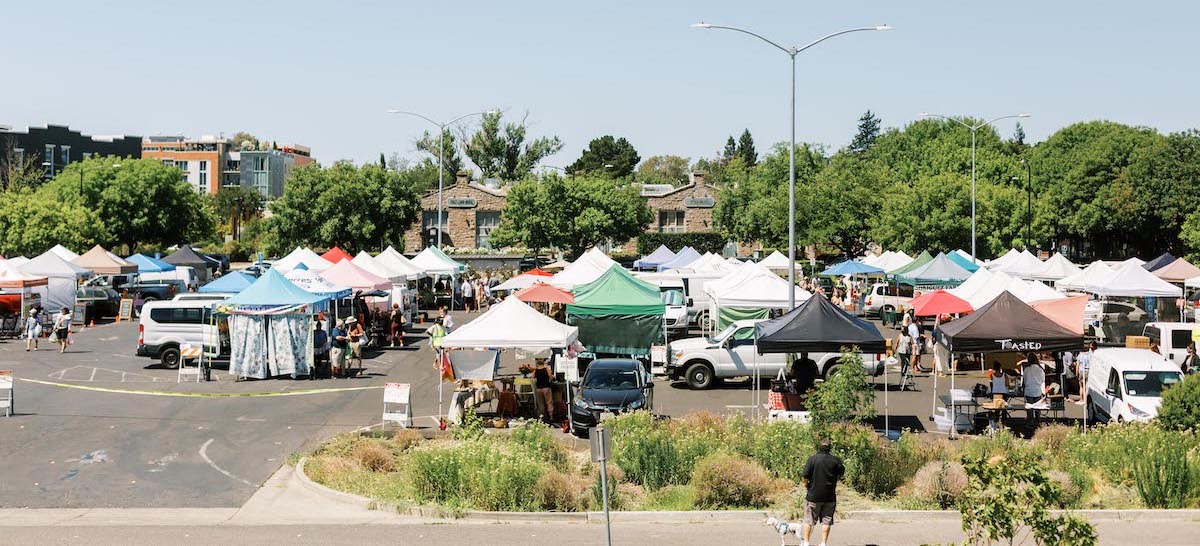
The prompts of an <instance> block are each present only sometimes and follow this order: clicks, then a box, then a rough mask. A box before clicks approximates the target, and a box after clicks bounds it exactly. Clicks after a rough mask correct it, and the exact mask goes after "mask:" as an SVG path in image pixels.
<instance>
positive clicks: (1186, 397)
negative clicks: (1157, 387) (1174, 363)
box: [1158, 374, 1200, 430]
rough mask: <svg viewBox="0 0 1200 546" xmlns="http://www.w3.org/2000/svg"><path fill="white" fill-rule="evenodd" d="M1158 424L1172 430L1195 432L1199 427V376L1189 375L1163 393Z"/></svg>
mask: <svg viewBox="0 0 1200 546" xmlns="http://www.w3.org/2000/svg"><path fill="white" fill-rule="evenodd" d="M1158 422H1159V424H1161V425H1162V426H1163V427H1164V428H1168V429H1174V430H1195V429H1196V428H1197V427H1198V426H1200V374H1189V375H1188V376H1186V377H1184V379H1183V381H1182V382H1180V383H1177V384H1175V385H1173V386H1172V387H1170V388H1168V389H1167V390H1165V391H1163V395H1162V405H1161V406H1159V408H1158Z"/></svg>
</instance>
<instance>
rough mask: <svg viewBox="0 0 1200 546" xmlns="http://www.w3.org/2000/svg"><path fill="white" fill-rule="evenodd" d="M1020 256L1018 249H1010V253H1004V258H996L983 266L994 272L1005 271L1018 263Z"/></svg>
mask: <svg viewBox="0 0 1200 546" xmlns="http://www.w3.org/2000/svg"><path fill="white" fill-rule="evenodd" d="M1020 256H1021V253H1020V252H1019V251H1018V250H1017V249H1015V248H1010V249H1008V252H1005V253H1004V255H1003V256H1001V257H999V258H996V259H995V260H991V261H988V262H986V263H984V264H983V265H984V267H987V268H988V269H992V270H999V269H1004V268H1005V267H1008V266H1009V265H1010V264H1012V263H1013V262H1014V261H1016V260H1017V259H1018V258H1019V257H1020Z"/></svg>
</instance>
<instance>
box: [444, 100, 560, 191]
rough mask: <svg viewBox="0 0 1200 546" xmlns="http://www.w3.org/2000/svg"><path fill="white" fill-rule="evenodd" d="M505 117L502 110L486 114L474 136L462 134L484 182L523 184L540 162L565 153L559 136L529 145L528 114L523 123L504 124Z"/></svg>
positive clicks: (467, 150) (540, 138)
mask: <svg viewBox="0 0 1200 546" xmlns="http://www.w3.org/2000/svg"><path fill="white" fill-rule="evenodd" d="M503 115H504V114H503V113H502V112H500V111H498V110H497V111H495V112H489V113H485V114H484V115H483V118H482V119H481V120H480V125H479V129H478V130H477V131H475V133H474V134H468V133H467V132H466V131H465V130H464V131H462V134H461V139H462V141H463V142H465V143H466V145H465V149H464V151H465V152H466V154H467V157H468V158H470V159H471V162H472V163H474V164H475V166H477V167H479V170H480V171H481V172H482V173H483V177H484V178H499V179H501V180H521V179H523V178H525V176H526V175H528V174H529V173H530V171H532V170H533V168H534V167H535V166H536V165H537V164H538V162H539V161H541V160H542V159H544V158H545V157H547V156H550V155H554V154H556V153H558V151H559V150H561V149H562V141H561V140H559V138H558V137H557V136H552V137H539V138H534V139H529V140H528V141H527V138H528V137H527V135H526V133H527V131H528V124H527V120H528V117H529V116H528V114H526V116H525V117H523V118H521V120H520V121H519V122H509V123H505V124H501V118H502V117H503ZM434 149H435V150H436V143H435V147H434Z"/></svg>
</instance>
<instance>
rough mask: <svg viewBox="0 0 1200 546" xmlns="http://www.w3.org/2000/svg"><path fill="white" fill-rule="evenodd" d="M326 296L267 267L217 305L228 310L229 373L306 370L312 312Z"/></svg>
mask: <svg viewBox="0 0 1200 546" xmlns="http://www.w3.org/2000/svg"><path fill="white" fill-rule="evenodd" d="M328 302H329V298H328V297H326V296H321V295H317V294H313V293H311V292H308V291H307V290H304V289H303V288H300V287H299V286H297V285H296V284H294V283H292V282H291V281H289V280H287V279H286V278H284V276H283V274H281V273H280V272H278V271H276V270H275V269H269V270H267V272H266V273H263V275H262V277H259V278H258V280H256V281H254V284H251V285H250V286H249V287H247V288H246V289H245V290H243V291H241V292H240V293H239V294H237V295H236V296H233V297H231V298H229V299H227V300H224V301H222V302H220V303H219V304H217V305H216V309H217V313H219V314H225V315H229V335H230V347H231V353H230V358H229V373H230V375H234V376H237V377H241V378H254V379H266V378H268V377H275V376H280V375H290V376H291V377H292V378H295V377H298V376H302V375H308V374H310V373H311V370H312V364H313V344H312V331H313V325H312V323H313V315H314V314H316V313H318V312H321V311H324V310H325V309H326V308H327V306H328Z"/></svg>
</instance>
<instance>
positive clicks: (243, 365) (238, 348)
mask: <svg viewBox="0 0 1200 546" xmlns="http://www.w3.org/2000/svg"><path fill="white" fill-rule="evenodd" d="M266 320H267V317H265V316H262V315H230V316H229V342H230V345H231V347H230V355H229V374H230V375H235V376H238V377H252V378H254V379H266V378H267V345H266V336H264V335H263V332H264V330H265V328H266V325H265V323H264V321H266Z"/></svg>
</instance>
